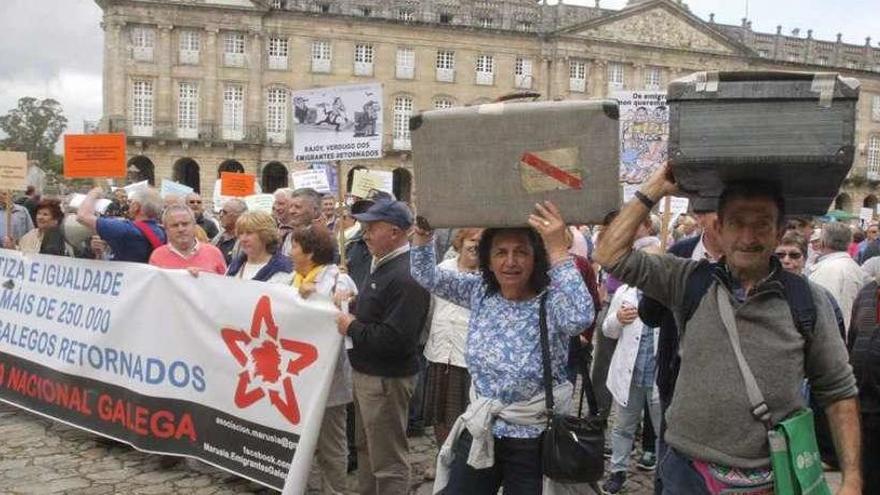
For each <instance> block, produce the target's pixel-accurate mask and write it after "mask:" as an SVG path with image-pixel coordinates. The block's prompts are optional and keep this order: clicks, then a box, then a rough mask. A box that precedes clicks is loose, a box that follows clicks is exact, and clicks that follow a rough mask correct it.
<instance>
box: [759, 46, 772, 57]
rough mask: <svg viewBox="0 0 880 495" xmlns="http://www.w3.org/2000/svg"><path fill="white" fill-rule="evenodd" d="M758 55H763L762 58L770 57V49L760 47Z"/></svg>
mask: <svg viewBox="0 0 880 495" xmlns="http://www.w3.org/2000/svg"><path fill="white" fill-rule="evenodd" d="M758 56H759V57H761V58H770V51H769V50H764V49H763V48H762V49H759V50H758Z"/></svg>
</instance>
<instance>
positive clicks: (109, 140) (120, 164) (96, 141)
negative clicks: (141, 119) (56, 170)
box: [64, 134, 126, 179]
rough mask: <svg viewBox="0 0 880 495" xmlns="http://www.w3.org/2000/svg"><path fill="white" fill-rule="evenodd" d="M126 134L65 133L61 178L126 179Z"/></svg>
mask: <svg viewBox="0 0 880 495" xmlns="http://www.w3.org/2000/svg"><path fill="white" fill-rule="evenodd" d="M125 174H126V169H125V134H65V136H64V177H66V178H68V179H91V178H100V177H125Z"/></svg>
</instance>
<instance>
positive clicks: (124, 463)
mask: <svg viewBox="0 0 880 495" xmlns="http://www.w3.org/2000/svg"><path fill="white" fill-rule="evenodd" d="M410 451H411V462H412V466H413V492H414V493H417V494H418V495H427V494H430V492H431V491H430V488H431V482H430V481H428V480H425V479H424V473H425V470H426V469H427V468H428V467H429V466H431V465H432V464H433V462H434V458H435V455H436V447H435V445H434V441H433V438H432V435H431V434H430V429H429V430H428V434H427V435H425V436H422V437H418V438H415V439H412V441H411V443H410ZM835 478H836V477H834V476H832V480H833V481H836V479H835ZM354 481H355V480H354V476H349V486H352V487H354V486H355V485H354ZM832 484H836V483H834V482H833V483H832ZM652 487H653V482H652V473H644V472H634V473H631V475H630V478H629V480H628V484H627V491H626V493H628V494H630V495H647V494H649V493H653V490H652ZM0 493H2V494H9V495H13V494H15V495H17V494H53V493H69V494H87V495H104V494H132V495H148V494H155V495H163V494H194V495H213V494H218V495H220V494H239V493H241V494H245V493H257V494H269V493H275V492H274V491H272V490H267V489H265V488H262V487H261V486H259V485H256V484H254V483H252V482H250V481H247V480H244V479H242V478H239V477H237V476H235V475H232V474H229V473H227V472H225V471H221V470H219V469H216V468H214V467H212V466H209V465H207V464H203V463H201V462H198V461H193V460H187V461H186V462H181V463H179V464H178V465H177V466H175V467H173V468H167V469H166V468H162V467H160V465H159V457H158V456H155V455H149V454H144V453H141V452H138V451H136V450H134V449H131V448H129V447H127V446H124V445H120V444H115V443H107V442H98V441H96V437H95V436H94V435H91V434H89V433H87V432H84V431H82V430H78V429H75V428H71V427H69V426H66V425H63V424H61V423H57V422H54V421H51V420H48V419H44V418H42V417H39V416H36V415H34V414H31V413H28V412H26V411H22V410H20V409H17V408H15V407H13V406H10V405H8V404H5V403H0ZM308 493H309V494H317V493H319V490H317V489H314V488H312V489H310V490H309V492H308ZM350 493H354V492H350Z"/></svg>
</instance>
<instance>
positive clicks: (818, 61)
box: [816, 55, 828, 65]
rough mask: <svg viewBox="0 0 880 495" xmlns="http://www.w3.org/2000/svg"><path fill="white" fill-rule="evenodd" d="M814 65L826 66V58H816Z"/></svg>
mask: <svg viewBox="0 0 880 495" xmlns="http://www.w3.org/2000/svg"><path fill="white" fill-rule="evenodd" d="M816 65H828V57H826V56H824V55H822V56H819V57H816Z"/></svg>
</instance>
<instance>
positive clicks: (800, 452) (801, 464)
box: [767, 409, 831, 495]
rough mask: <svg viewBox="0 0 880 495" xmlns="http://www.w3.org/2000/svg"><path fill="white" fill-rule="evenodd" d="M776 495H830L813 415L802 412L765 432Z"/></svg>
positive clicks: (811, 412)
mask: <svg viewBox="0 0 880 495" xmlns="http://www.w3.org/2000/svg"><path fill="white" fill-rule="evenodd" d="M767 438H768V440H769V441H770V464H771V466H772V468H773V482H774V485H775V487H774V492H775V494H776V495H831V489H830V488H829V487H828V483H827V482H826V481H825V475H824V474H823V472H822V459H821V457H820V456H819V446H818V444H817V443H816V428H815V425H814V422H813V411H812V410H810V409H801V410H800V411H798V412H796V413H794V414H793V415H791V416H790V417H789V418H788V419H786V420H784V421H782V422H780V423H777V425H776V426H775V427H774V428H773V429H771V430H769V431H768V432H767Z"/></svg>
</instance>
